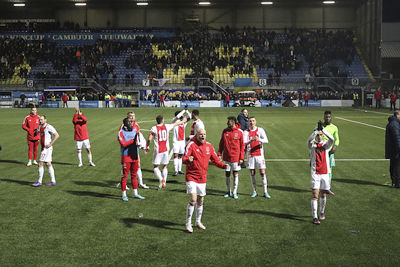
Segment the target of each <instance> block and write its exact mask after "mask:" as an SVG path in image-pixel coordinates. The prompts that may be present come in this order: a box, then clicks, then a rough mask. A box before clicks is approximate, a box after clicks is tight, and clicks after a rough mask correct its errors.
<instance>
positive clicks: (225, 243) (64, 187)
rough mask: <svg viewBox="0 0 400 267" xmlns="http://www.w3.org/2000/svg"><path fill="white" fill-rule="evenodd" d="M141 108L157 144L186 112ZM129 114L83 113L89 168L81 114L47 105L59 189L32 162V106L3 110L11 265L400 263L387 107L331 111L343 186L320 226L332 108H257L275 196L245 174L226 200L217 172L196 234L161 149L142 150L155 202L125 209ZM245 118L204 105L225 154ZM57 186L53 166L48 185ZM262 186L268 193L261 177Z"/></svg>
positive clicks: (2, 180)
mask: <svg viewBox="0 0 400 267" xmlns="http://www.w3.org/2000/svg"><path fill="white" fill-rule="evenodd" d="M133 110H134V111H135V112H136V120H137V121H139V122H140V121H142V123H140V126H141V128H142V129H143V130H144V134H145V136H146V137H147V135H148V130H149V129H150V128H151V126H153V125H155V124H156V123H155V117H156V115H158V114H163V115H164V117H165V118H166V122H169V121H170V119H171V118H172V116H173V113H174V112H175V111H176V109H174V108H164V109H151V108H141V109H139V108H135V109H133ZM127 111H128V109H84V110H83V112H84V114H85V115H86V117H87V118H88V120H89V122H88V129H89V135H90V141H91V144H92V151H93V159H94V162H95V163H96V165H97V166H96V167H89V166H88V165H87V156H86V152H85V151H84V152H83V160H84V162H85V163H86V165H85V166H84V167H83V168H78V167H77V156H76V151H75V142H74V140H73V131H74V130H73V125H72V117H73V114H74V110H73V109H39V114H45V115H47V117H48V123H50V124H52V125H53V126H54V127H55V128H56V129H57V130H58V132H59V134H60V139H59V140H58V141H57V142H56V144H55V146H54V153H53V160H54V168H55V173H56V179H57V186H56V187H52V188H46V187H45V186H42V187H41V188H33V187H31V186H30V184H31V183H33V182H35V181H36V179H37V167H35V166H32V167H30V168H28V167H26V166H25V164H26V162H27V145H26V135H25V131H23V130H22V129H21V124H22V120H23V118H24V117H25V116H26V115H27V114H28V112H29V110H28V109H1V110H0V129H1V131H0V142H1V143H0V145H1V146H2V151H0V244H1V246H0V265H1V266H39V265H40V266H82V265H113V266H126V265H130V266H266V265H271V266H289V265H298V266H312V265H313V266H325V265H326V266H328V265H329V266H399V265H400V258H399V256H398V254H399V251H398V244H399V240H400V231H399V220H400V215H399V208H400V197H399V193H400V191H399V190H397V189H392V188H390V187H389V181H390V177H389V162H388V161H383V160H382V159H383V158H384V136H385V135H384V134H385V131H384V128H385V125H386V123H387V117H388V115H389V112H388V111H386V112H385V111H382V112H381V113H377V112H375V111H374V110H369V111H368V112H364V111H361V110H357V109H351V108H348V109H339V108H332V112H333V116H334V117H333V123H334V124H336V125H337V126H338V127H339V133H340V138H341V139H340V146H339V148H338V150H337V154H336V159H337V162H336V168H335V169H334V174H333V184H332V190H333V191H334V192H335V193H336V196H334V197H331V196H330V197H328V203H327V208H326V216H327V219H326V220H325V221H323V222H322V223H321V225H320V226H315V225H313V224H312V223H311V210H310V198H311V192H310V189H309V186H310V182H309V180H310V177H309V176H310V175H309V173H310V170H309V163H308V161H307V160H306V159H308V150H307V145H306V140H307V138H308V136H309V135H310V134H311V132H312V130H313V129H314V127H315V126H316V123H317V121H318V120H319V119H322V118H323V111H324V109H322V108H249V114H250V116H255V117H256V118H257V122H258V126H261V127H263V128H264V129H265V130H266V132H267V135H268V138H269V141H270V143H269V144H267V145H266V146H265V152H266V159H267V177H268V183H269V193H270V195H271V197H272V198H271V199H269V200H267V199H264V198H262V197H257V198H255V199H252V198H250V194H251V182H250V180H251V179H250V175H249V172H248V170H246V169H244V170H242V171H240V174H239V175H240V184H239V197H240V198H239V199H238V200H233V199H224V197H223V194H224V192H226V186H225V178H224V172H223V170H220V169H218V168H216V167H213V166H210V169H209V172H208V184H207V193H208V194H207V196H206V199H205V205H204V214H203V222H204V224H205V225H206V226H207V230H206V231H200V230H197V229H195V230H194V233H193V234H187V233H185V232H184V231H183V230H184V223H185V209H186V205H187V202H188V196H187V195H186V193H185V189H186V187H185V183H184V176H183V175H180V176H178V177H172V172H173V164H172V162H171V164H170V165H169V180H168V183H167V187H166V188H165V189H163V190H161V191H157V190H156V187H157V185H158V181H157V180H156V178H155V176H154V174H153V171H152V164H151V156H152V153H149V154H147V155H144V154H141V158H142V161H141V164H142V169H143V176H144V182H145V183H146V184H148V185H149V186H150V187H151V189H150V190H140V193H141V194H142V195H143V196H145V197H146V199H145V200H137V199H133V198H130V199H129V202H127V203H124V202H123V201H121V191H120V189H117V188H116V187H115V185H116V183H117V182H118V181H119V176H120V154H119V153H120V152H119V144H118V142H117V130H118V127H119V125H120V124H121V122H122V119H123V118H124V116H125V115H126V112H127ZM239 111H240V109H239V108H218V109H216V108H215V109H214V108H208V109H200V117H201V118H202V120H203V121H204V123H205V126H206V128H207V139H208V141H210V142H211V143H212V144H213V145H214V147H215V148H216V149H217V146H218V142H219V138H220V134H221V131H222V129H223V128H225V127H226V117H227V116H229V115H235V116H236V115H237V114H238V113H239ZM344 119H346V120H344ZM348 120H351V121H348ZM356 122H361V123H364V124H359V123H356ZM366 124H368V125H366ZM372 126H377V127H378V128H376V127H372ZM189 128H190V124H189V125H188V127H187V128H186V132H187V133H188V132H189V131H190V129H189ZM145 130H147V131H145ZM171 138H172V136H171ZM152 146H153V145H152ZM284 159H299V160H301V159H304V160H303V161H283V160H284ZM346 159H348V160H346ZM357 159H368V160H357ZM371 159H380V160H377V161H374V160H371ZM48 181H49V174H48V172H47V168H46V169H45V174H44V179H43V182H44V183H46V182H48ZM257 181H258V184H259V186H260V187H259V190H258V191H259V192H262V188H261V180H260V178H259V176H257ZM128 193H129V195H128V196H131V191H128ZM350 230H356V232H352V231H350ZM358 231H359V232H358Z"/></svg>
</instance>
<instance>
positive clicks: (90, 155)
mask: <svg viewBox="0 0 400 267" xmlns="http://www.w3.org/2000/svg"><path fill="white" fill-rule="evenodd" d="M87 157H88V159H89V162H90V163H92V153H88V155H87Z"/></svg>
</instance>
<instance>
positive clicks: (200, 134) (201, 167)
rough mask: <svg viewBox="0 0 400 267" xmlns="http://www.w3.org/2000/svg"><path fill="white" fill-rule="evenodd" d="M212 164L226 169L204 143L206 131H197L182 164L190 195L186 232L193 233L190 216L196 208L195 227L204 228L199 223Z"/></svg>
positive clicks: (209, 145)
mask: <svg viewBox="0 0 400 267" xmlns="http://www.w3.org/2000/svg"><path fill="white" fill-rule="evenodd" d="M210 159H211V161H212V163H213V164H214V165H215V166H217V167H218V168H224V169H225V168H227V167H228V165H226V164H224V163H223V162H222V161H221V160H220V159H219V158H218V156H217V155H216V154H215V151H214V147H213V146H212V145H211V144H210V143H208V142H207V141H206V131H205V130H204V129H199V130H198V131H197V134H196V136H195V138H193V139H192V140H191V141H190V142H189V143H188V145H187V146H186V150H185V155H184V156H183V163H184V164H186V176H185V180H186V192H187V194H189V195H190V199H189V203H188V205H187V207H186V231H187V232H189V233H192V232H193V227H192V215H193V212H194V209H195V207H196V226H197V228H199V229H200V230H205V229H206V227H205V226H204V225H203V223H202V222H201V217H202V215H203V207H204V206H203V204H204V197H205V195H206V183H207V170H208V165H209V163H210Z"/></svg>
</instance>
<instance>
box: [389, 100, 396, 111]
mask: <svg viewBox="0 0 400 267" xmlns="http://www.w3.org/2000/svg"><path fill="white" fill-rule="evenodd" d="M392 107H393V110H396V102H390V109H392Z"/></svg>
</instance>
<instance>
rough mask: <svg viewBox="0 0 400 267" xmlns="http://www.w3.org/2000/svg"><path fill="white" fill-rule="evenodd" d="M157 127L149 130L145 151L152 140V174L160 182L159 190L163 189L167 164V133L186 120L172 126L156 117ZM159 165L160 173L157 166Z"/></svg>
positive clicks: (161, 117) (162, 118) (161, 118)
mask: <svg viewBox="0 0 400 267" xmlns="http://www.w3.org/2000/svg"><path fill="white" fill-rule="evenodd" d="M156 121H157V125H156V126H153V127H152V128H151V130H150V134H149V137H148V138H147V145H146V150H147V151H148V149H149V146H150V142H151V140H153V139H154V152H153V168H154V169H153V170H154V174H155V175H156V177H157V178H158V180H159V181H160V185H159V187H158V188H159V189H161V188H165V186H166V182H167V177H168V169H167V165H168V162H169V154H168V152H169V132H170V131H171V130H172V129H173V128H174V127H175V126H177V125H179V124H182V123H185V122H186V118H183V120H182V121H176V122H175V123H174V124H164V117H163V116H162V115H158V116H157V117H156ZM160 165H161V169H162V173H161V171H160V169H159V168H158V166H160Z"/></svg>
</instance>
